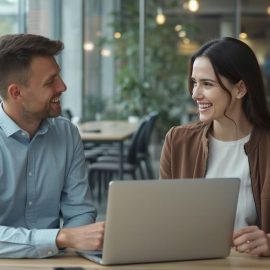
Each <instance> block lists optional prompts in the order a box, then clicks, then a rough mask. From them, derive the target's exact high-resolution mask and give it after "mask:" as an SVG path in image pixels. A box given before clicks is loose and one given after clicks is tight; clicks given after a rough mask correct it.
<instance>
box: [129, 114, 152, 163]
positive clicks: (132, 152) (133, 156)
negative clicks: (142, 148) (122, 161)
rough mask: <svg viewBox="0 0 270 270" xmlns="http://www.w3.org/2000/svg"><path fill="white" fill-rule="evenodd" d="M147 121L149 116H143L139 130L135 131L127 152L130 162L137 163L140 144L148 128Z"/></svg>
mask: <svg viewBox="0 0 270 270" xmlns="http://www.w3.org/2000/svg"><path fill="white" fill-rule="evenodd" d="M147 122H148V119H147V117H144V118H142V120H141V121H140V123H139V126H138V128H137V130H136V131H135V133H134V134H133V136H132V138H131V142H130V145H129V148H128V153H127V161H128V162H129V163H132V164H135V163H136V162H137V153H138V145H139V144H140V143H141V142H142V139H143V133H144V132H145V129H146V128H147Z"/></svg>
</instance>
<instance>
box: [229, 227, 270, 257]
mask: <svg viewBox="0 0 270 270" xmlns="http://www.w3.org/2000/svg"><path fill="white" fill-rule="evenodd" d="M233 245H234V247H235V250H236V251H238V252H241V253H247V254H250V255H254V256H270V235H269V234H268V235H267V234H265V232H264V231H262V230H260V229H259V228H258V227H257V226H249V227H244V228H241V229H240V230H238V231H235V232H234V233H233Z"/></svg>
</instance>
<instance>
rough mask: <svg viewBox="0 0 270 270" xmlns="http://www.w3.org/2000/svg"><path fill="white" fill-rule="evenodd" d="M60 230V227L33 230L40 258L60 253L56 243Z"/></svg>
mask: <svg viewBox="0 0 270 270" xmlns="http://www.w3.org/2000/svg"><path fill="white" fill-rule="evenodd" d="M58 232H59V229H44V230H43V229H42V230H36V231H34V232H33V242H34V246H35V247H36V249H37V253H38V257H39V258H45V257H51V256H54V255H57V254H58V253H59V250H58V248H57V245H56V236H57V234H58Z"/></svg>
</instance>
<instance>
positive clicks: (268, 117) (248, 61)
mask: <svg viewBox="0 0 270 270" xmlns="http://www.w3.org/2000/svg"><path fill="white" fill-rule="evenodd" d="M200 56H205V57H207V58H208V59H209V60H210V62H211V64H212V66H213V69H214V72H215V75H216V77H217V80H218V82H219V84H220V85H221V87H222V88H223V89H224V90H225V91H227V92H228V93H229V94H230V92H229V91H228V90H227V89H226V87H225V86H224V84H223V83H222V81H221V79H220V75H221V76H223V77H225V78H227V79H228V80H229V81H230V82H231V83H232V84H236V83H238V82H239V81H240V80H242V81H243V82H244V83H245V86H246V88H247V93H246V95H245V96H244V97H243V110H244V113H245V115H246V117H247V119H248V120H249V121H250V122H251V123H252V124H253V125H254V126H255V127H258V128H262V129H270V112H269V109H268V107H267V100H266V93H265V89H264V84H263V78H262V74H261V69H260V66H259V64H258V61H257V58H256V56H255V54H254V52H253V51H252V50H251V48H250V47H249V46H248V45H247V44H246V43H244V42H242V41H240V40H238V39H235V38H231V37H225V38H221V39H216V40H212V41H210V42H208V43H206V44H204V45H203V46H202V47H201V48H200V49H199V50H198V51H197V52H196V53H195V54H194V55H193V56H192V57H191V59H190V69H189V79H190V78H191V74H192V69H193V63H194V61H195V59H196V58H197V57H200ZM192 89H193V83H192V81H191V80H189V91H190V93H191V92H192Z"/></svg>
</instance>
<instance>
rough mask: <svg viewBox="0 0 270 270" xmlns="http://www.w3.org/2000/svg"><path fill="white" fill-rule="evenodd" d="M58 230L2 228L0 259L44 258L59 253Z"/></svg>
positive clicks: (0, 234) (0, 231)
mask: <svg viewBox="0 0 270 270" xmlns="http://www.w3.org/2000/svg"><path fill="white" fill-rule="evenodd" d="M57 233H58V229H46V230H36V229H34V230H27V229H25V228H13V227H7V226H0V258H44V257H50V256H53V255H56V254H57V253H58V252H59V251H58V248H57V246H56V243H55V239H56V235H57Z"/></svg>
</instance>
